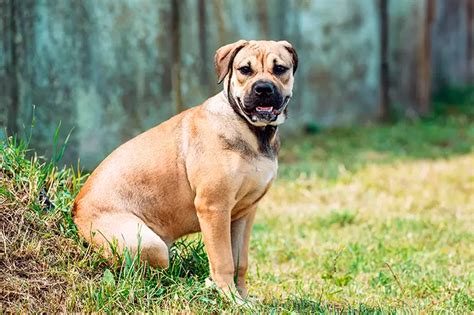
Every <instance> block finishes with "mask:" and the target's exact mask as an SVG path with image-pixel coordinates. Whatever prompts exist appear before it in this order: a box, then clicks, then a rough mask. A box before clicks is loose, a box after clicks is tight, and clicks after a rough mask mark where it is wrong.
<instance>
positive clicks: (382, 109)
mask: <svg viewBox="0 0 474 315" xmlns="http://www.w3.org/2000/svg"><path fill="white" fill-rule="evenodd" d="M379 20H380V32H379V34H380V69H379V78H380V97H379V119H380V121H383V122H387V121H389V120H390V118H391V117H390V97H389V89H390V82H389V63H388V36H389V35H388V34H389V30H388V0H379Z"/></svg>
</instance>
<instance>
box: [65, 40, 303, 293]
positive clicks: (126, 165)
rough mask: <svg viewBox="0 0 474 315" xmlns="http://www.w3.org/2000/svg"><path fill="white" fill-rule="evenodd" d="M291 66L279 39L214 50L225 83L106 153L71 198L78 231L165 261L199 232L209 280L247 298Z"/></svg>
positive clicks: (290, 52)
mask: <svg viewBox="0 0 474 315" xmlns="http://www.w3.org/2000/svg"><path fill="white" fill-rule="evenodd" d="M297 66H298V56H297V54H296V51H295V49H294V48H293V47H292V45H291V44H290V43H288V42H286V41H246V40H239V41H237V42H235V43H232V44H229V45H226V46H223V47H221V48H219V49H218V50H217V52H216V54H215V67H216V72H217V77H218V82H219V83H222V82H223V83H224V84H223V90H222V91H221V92H220V93H218V94H217V95H215V96H213V97H211V98H209V99H208V100H206V101H205V102H204V103H203V104H202V105H199V106H196V107H193V108H190V109H188V110H186V111H184V112H182V113H180V114H178V115H176V116H174V117H172V118H171V119H169V120H167V121H165V122H163V123H162V124H160V125H158V126H156V127H154V128H152V129H150V130H148V131H146V132H144V133H142V134H140V135H138V136H137V137H135V138H133V139H131V140H129V141H128V142H126V143H125V144H123V145H121V146H120V147H118V148H117V149H116V150H115V151H113V152H112V153H111V154H110V155H109V156H108V157H107V158H106V159H105V160H104V161H103V162H102V163H101V164H100V165H99V166H98V167H97V168H96V169H95V171H94V172H93V173H92V174H91V175H90V177H89V178H88V180H87V181H86V183H85V184H84V186H83V187H82V189H81V191H80V192H79V194H78V195H77V197H76V199H75V201H74V206H73V210H72V213H73V219H74V222H75V224H76V225H77V228H78V231H79V234H80V235H81V236H82V237H84V238H85V239H86V240H87V241H88V242H89V243H90V244H92V245H93V246H96V247H99V248H103V249H104V253H105V254H106V255H110V256H112V255H113V253H112V251H113V250H112V249H111V246H110V243H112V242H115V245H116V247H117V248H116V249H118V250H119V251H121V252H123V251H124V250H125V248H127V249H128V250H129V251H130V252H131V253H132V254H134V255H136V254H138V253H139V254H140V259H141V260H143V261H146V262H147V263H148V264H149V265H151V266H152V267H161V268H167V267H168V264H169V247H170V246H171V244H172V243H173V242H174V241H175V240H176V239H178V238H180V237H182V236H184V235H187V234H190V233H194V232H199V231H201V232H202V235H203V241H204V246H205V249H206V252H207V254H208V257H209V266H210V277H211V279H212V281H213V283H214V284H215V285H216V286H217V288H219V289H220V290H222V292H224V293H226V294H229V293H231V294H235V296H237V297H239V298H245V297H246V296H247V286H246V281H245V276H246V272H247V268H248V250H249V239H250V234H251V229H252V224H253V221H254V217H255V211H256V207H257V204H258V202H259V201H260V199H262V197H263V196H264V195H265V194H266V193H267V191H268V189H269V188H270V186H271V184H272V182H273V181H274V179H275V176H276V174H277V167H278V161H277V155H278V151H279V146H280V140H279V134H278V126H279V125H280V124H281V123H283V122H284V121H285V119H286V118H287V111H288V102H289V100H290V99H291V97H292V90H293V82H294V73H295V71H296V68H297ZM234 279H236V280H235V281H234Z"/></svg>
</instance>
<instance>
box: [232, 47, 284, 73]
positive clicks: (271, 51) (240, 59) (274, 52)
mask: <svg viewBox="0 0 474 315" xmlns="http://www.w3.org/2000/svg"><path fill="white" fill-rule="evenodd" d="M268 60H272V61H273V62H274V63H277V64H281V65H286V66H288V67H291V64H292V57H291V54H290V52H289V51H288V50H287V49H286V48H285V46H284V45H283V44H282V43H278V42H274V41H250V42H249V44H248V45H247V46H245V47H244V48H242V49H241V50H240V51H239V53H238V54H237V55H236V57H235V60H234V65H236V66H240V65H243V64H247V63H249V62H250V64H255V63H259V62H266V61H268Z"/></svg>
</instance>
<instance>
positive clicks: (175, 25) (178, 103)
mask: <svg viewBox="0 0 474 315" xmlns="http://www.w3.org/2000/svg"><path fill="white" fill-rule="evenodd" d="M180 24H181V14H180V1H179V0H172V1H171V38H172V46H171V57H172V59H173V70H172V76H173V83H172V85H173V90H174V103H175V107H176V112H177V113H180V112H182V111H183V110H184V106H183V96H182V94H181V28H180Z"/></svg>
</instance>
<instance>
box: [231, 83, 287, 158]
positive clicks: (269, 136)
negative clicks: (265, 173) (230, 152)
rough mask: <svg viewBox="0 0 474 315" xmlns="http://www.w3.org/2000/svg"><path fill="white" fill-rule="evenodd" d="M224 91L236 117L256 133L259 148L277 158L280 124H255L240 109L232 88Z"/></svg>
mask: <svg viewBox="0 0 474 315" xmlns="http://www.w3.org/2000/svg"><path fill="white" fill-rule="evenodd" d="M227 91H228V92H227V93H226V92H225V91H222V94H223V98H224V99H225V100H226V101H227V105H228V106H230V107H231V108H232V110H233V114H234V115H235V117H236V118H237V119H238V120H240V121H243V122H244V123H245V125H246V126H247V127H248V129H249V130H250V132H251V133H252V134H253V135H255V137H256V139H257V143H258V150H259V151H260V152H261V153H262V154H263V155H265V156H266V157H269V158H271V159H276V158H277V156H278V152H279V151H280V135H279V132H278V126H274V125H266V126H255V125H252V124H251V123H250V122H249V121H248V120H247V119H246V118H245V117H244V116H243V114H242V112H241V111H240V109H239V107H238V106H239V105H238V104H237V102H236V101H235V99H234V97H233V96H232V92H231V91H230V90H227Z"/></svg>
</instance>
